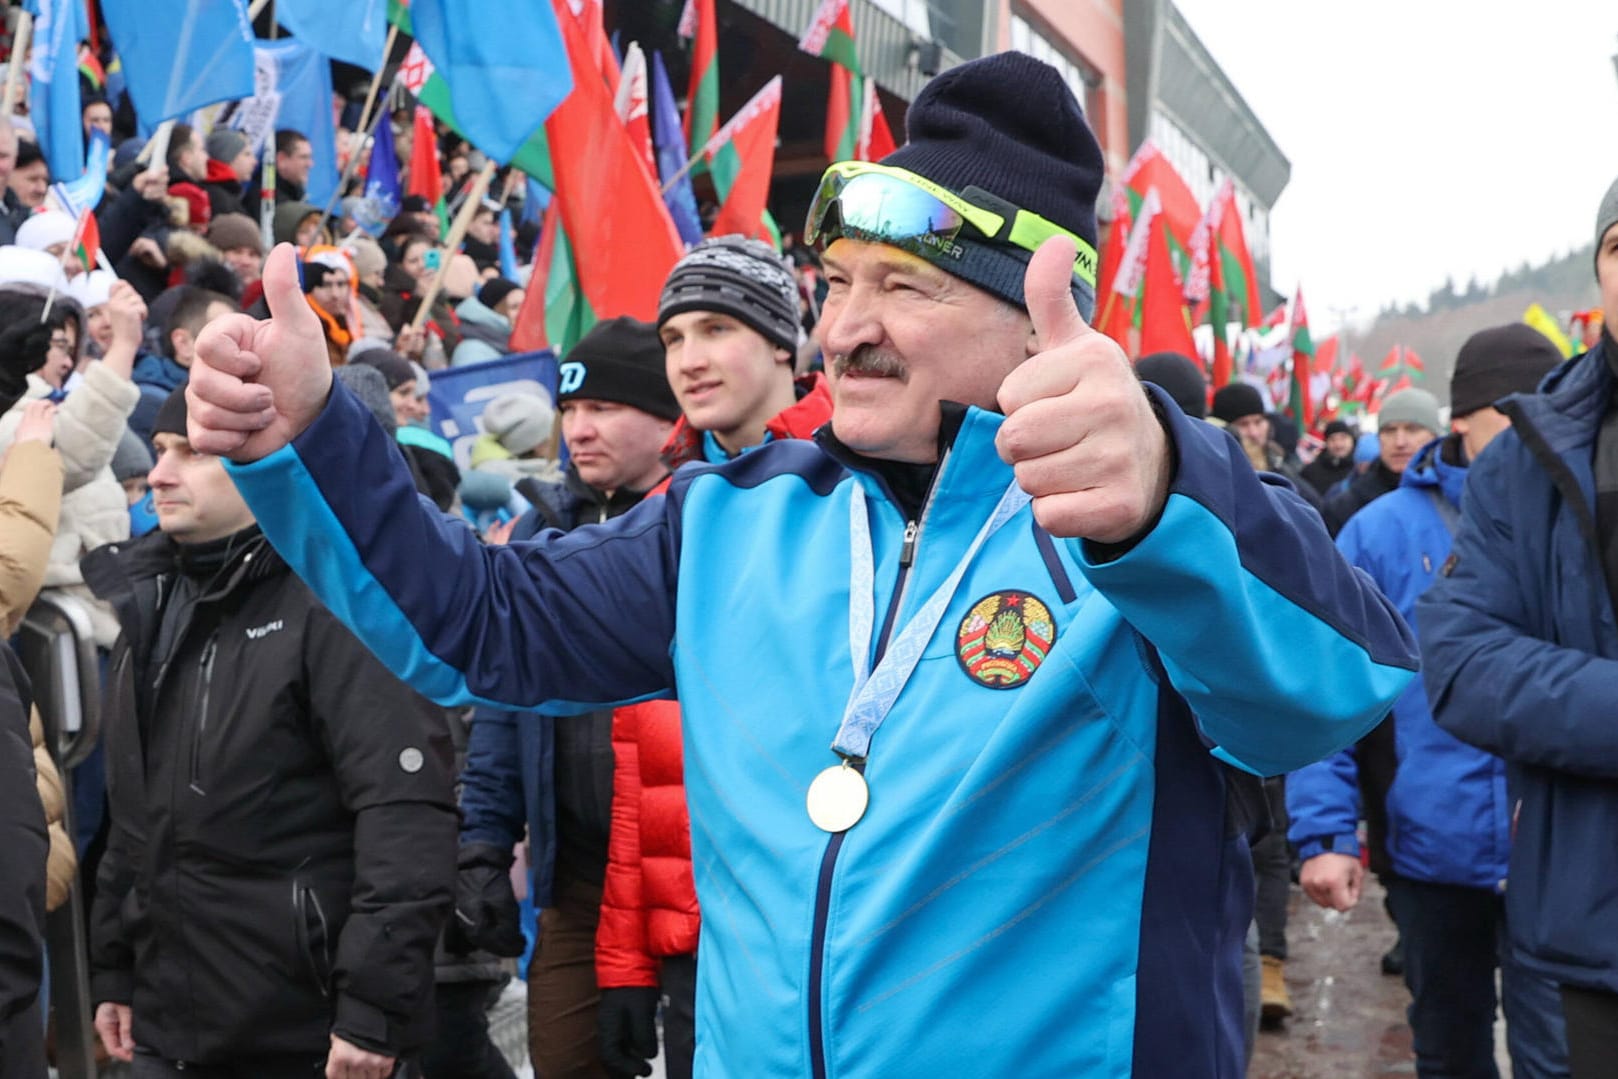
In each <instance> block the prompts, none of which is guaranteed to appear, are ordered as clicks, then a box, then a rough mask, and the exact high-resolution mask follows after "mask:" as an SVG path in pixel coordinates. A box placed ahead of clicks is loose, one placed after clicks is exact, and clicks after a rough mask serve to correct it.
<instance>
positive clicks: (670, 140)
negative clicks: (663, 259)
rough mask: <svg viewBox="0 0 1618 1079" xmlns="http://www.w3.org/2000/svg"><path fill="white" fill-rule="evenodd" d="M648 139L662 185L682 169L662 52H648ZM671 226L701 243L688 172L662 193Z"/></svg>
mask: <svg viewBox="0 0 1618 1079" xmlns="http://www.w3.org/2000/svg"><path fill="white" fill-rule="evenodd" d="M652 141H653V142H655V143H656V144H657V172H658V179H659V180H661V181H662V182H663V183H664V184H667V183H668V182H669V178H670V177H672V176H674V175H675V174H676V173H678V172H679V171H680V170H681V169H683V168H685V135H684V134H683V133H682V132H681V129H680V110H679V108H678V107H677V106H676V105H675V104H674V93H673V92H672V91H671V90H670V89H669V73H668V72H667V71H666V70H664V68H663V54H662V53H660V52H656V51H653V53H652ZM663 201H664V203H666V204H667V205H668V208H669V216H670V217H672V218H674V228H675V231H677V232H678V233H679V234H680V239H682V240H684V241H685V242H686V243H687V244H695V243H701V242H702V216H701V215H700V214H698V213H697V196H696V193H695V192H693V191H692V190H691V174H690V173H686V174H685V175H684V176H681V177H680V180H679V182H678V183H676V184H675V185H674V186H673V187H671V188H669V189H668V191H667V192H666V193H665V194H664V195H663Z"/></svg>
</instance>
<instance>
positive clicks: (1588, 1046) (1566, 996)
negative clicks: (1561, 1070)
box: [1562, 985, 1618, 1079]
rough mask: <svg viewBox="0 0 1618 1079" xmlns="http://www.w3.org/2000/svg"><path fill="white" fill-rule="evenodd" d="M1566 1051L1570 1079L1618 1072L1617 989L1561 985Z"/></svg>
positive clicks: (1594, 1078) (1592, 1078)
mask: <svg viewBox="0 0 1618 1079" xmlns="http://www.w3.org/2000/svg"><path fill="white" fill-rule="evenodd" d="M1562 1011H1563V1014H1565V1015H1566V1017H1567V1055H1568V1064H1569V1066H1570V1069H1571V1071H1572V1073H1573V1079H1609V1077H1610V1076H1612V1075H1614V1074H1618V993H1603V992H1601V991H1600V990H1595V989H1575V988H1574V987H1573V986H1571V985H1564V986H1562Z"/></svg>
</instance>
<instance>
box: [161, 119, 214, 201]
mask: <svg viewBox="0 0 1618 1079" xmlns="http://www.w3.org/2000/svg"><path fill="white" fill-rule="evenodd" d="M164 163H165V164H167V165H168V169H169V186H170V187H173V186H174V185H175V184H187V183H188V184H191V185H193V186H195V185H196V184H197V183H198V182H199V181H201V180H202V178H203V176H204V175H206V174H207V171H208V151H207V149H206V148H205V147H204V146H203V142H202V133H201V132H200V131H198V130H197V129H196V128H194V127H192V126H191V125H190V124H175V125H174V129H173V130H172V131H171V132H169V148H168V157H167V158H166V159H165V162H164Z"/></svg>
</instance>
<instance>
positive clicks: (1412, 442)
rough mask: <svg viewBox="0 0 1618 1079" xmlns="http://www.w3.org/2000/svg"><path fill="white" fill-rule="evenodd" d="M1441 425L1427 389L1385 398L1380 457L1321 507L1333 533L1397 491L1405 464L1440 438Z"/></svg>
mask: <svg viewBox="0 0 1618 1079" xmlns="http://www.w3.org/2000/svg"><path fill="white" fill-rule="evenodd" d="M1441 426H1442V425H1441V424H1440V423H1439V422H1438V401H1437V399H1436V398H1434V397H1433V395H1432V394H1430V393H1428V392H1427V391H1426V390H1422V389H1417V388H1416V387H1414V386H1410V387H1407V388H1405V389H1402V390H1400V391H1399V392H1397V393H1390V394H1389V395H1388V396H1387V397H1385V398H1383V399H1382V406H1381V407H1380V408H1379V409H1378V410H1377V414H1376V438H1377V445H1378V449H1379V453H1378V456H1377V459H1376V460H1375V461H1373V462H1372V463H1371V467H1370V468H1367V469H1366V470H1365V471H1364V472H1362V473H1360V474H1359V475H1358V476H1356V477H1354V478H1353V479H1351V480H1349V481H1348V486H1347V487H1345V488H1343V489H1342V490H1340V491H1337V492H1336V493H1334V494H1333V495H1331V497H1329V498H1327V499H1326V505H1325V508H1324V509H1323V510H1321V516H1322V517H1324V518H1325V519H1326V528H1327V529H1328V530H1329V531H1330V532H1331V534H1332V535H1333V536H1336V535H1337V534H1338V533H1339V532H1341V531H1342V530H1343V525H1345V524H1347V523H1348V519H1349V518H1350V517H1352V516H1354V514H1356V513H1358V512H1359V511H1360V510H1362V509H1364V508H1365V507H1366V506H1369V505H1370V504H1371V503H1372V502H1374V501H1376V500H1377V499H1378V498H1381V497H1382V496H1383V495H1385V494H1387V493H1388V492H1389V491H1393V490H1397V489H1398V487H1399V477H1400V476H1402V475H1403V474H1404V470H1405V466H1406V465H1408V464H1409V463H1410V459H1411V458H1412V457H1414V456H1415V455H1416V451H1417V450H1419V449H1421V448H1422V447H1423V446H1425V445H1426V444H1427V443H1429V442H1431V441H1432V440H1433V439H1435V438H1437V437H1438V435H1439V428H1440V427H1441Z"/></svg>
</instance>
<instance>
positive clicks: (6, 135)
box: [0, 116, 28, 244]
mask: <svg viewBox="0 0 1618 1079" xmlns="http://www.w3.org/2000/svg"><path fill="white" fill-rule="evenodd" d="M16 167H17V129H16V128H14V127H12V126H11V117H9V116H0V244H9V243H14V242H15V241H16V238H17V226H18V225H21V224H22V223H23V221H24V220H25V219H26V218H27V217H28V207H26V206H24V205H23V204H22V203H20V202H18V201H17V193H16V192H15V191H13V190H11V172H12V170H13V169H15V168H16Z"/></svg>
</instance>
